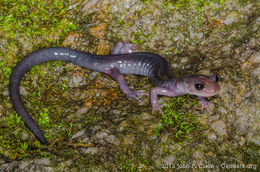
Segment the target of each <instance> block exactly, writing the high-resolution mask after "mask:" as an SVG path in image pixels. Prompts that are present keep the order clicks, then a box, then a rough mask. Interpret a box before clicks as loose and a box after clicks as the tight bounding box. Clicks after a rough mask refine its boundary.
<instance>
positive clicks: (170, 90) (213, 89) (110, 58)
mask: <svg viewBox="0 0 260 172" xmlns="http://www.w3.org/2000/svg"><path fill="white" fill-rule="evenodd" d="M48 61H64V62H69V63H73V64H76V65H79V66H81V67H85V68H88V69H92V70H94V71H99V72H102V73H105V74H108V75H110V76H111V77H112V78H114V79H115V80H116V81H117V82H118V83H119V87H120V90H121V91H122V92H123V93H124V94H126V95H127V97H128V98H136V99H137V100H139V99H138V95H148V94H147V93H144V91H143V90H131V89H129V87H128V85H127V83H126V81H125V79H124V76H123V74H135V75H142V76H146V77H148V78H150V80H151V81H152V83H153V84H154V85H155V87H154V88H153V89H152V90H151V104H152V107H153V112H154V111H155V110H158V111H160V112H161V113H162V114H163V112H162V110H161V106H160V105H159V104H158V100H157V95H158V94H160V95H165V96H169V97H172V96H180V95H184V94H193V95H196V96H198V98H199V99H200V102H201V105H202V106H203V107H204V108H207V109H209V107H208V104H209V102H208V101H207V99H205V98H204V97H209V96H213V95H215V94H217V93H218V92H219V89H220V87H219V85H218V84H217V82H216V80H215V76H211V77H207V76H203V75H192V76H188V77H182V78H174V77H173V76H172V71H171V68H170V66H169V64H168V63H167V61H166V60H165V59H164V58H162V57H161V56H159V55H156V54H152V53H141V52H137V53H128V54H112V55H93V54H88V53H84V52H78V51H75V50H72V49H69V48H62V47H53V48H46V49H42V50H38V51H36V52H33V53H31V54H29V55H28V56H26V57H25V58H24V59H23V60H22V61H20V62H19V63H18V64H17V65H16V67H15V68H14V69H13V71H12V74H11V78H10V84H9V92H10V98H11V102H12V104H13V108H14V110H15V111H16V112H17V114H18V115H20V116H21V118H22V120H23V121H24V123H25V124H26V126H27V127H28V128H29V129H30V130H31V131H32V132H33V134H34V135H35V136H36V138H37V139H38V140H40V141H41V143H44V144H46V143H47V140H46V139H45V137H44V134H43V132H42V130H41V129H40V128H39V127H38V125H37V124H36V123H35V122H34V120H33V119H32V117H31V116H30V115H29V113H28V112H27V110H26V109H25V107H24V104H23V102H22V100H21V96H20V93H19V86H20V82H21V79H22V77H23V75H24V74H25V73H26V72H27V71H28V70H30V69H31V68H32V67H33V66H35V65H38V64H41V63H44V62H48ZM139 101H140V100H139Z"/></svg>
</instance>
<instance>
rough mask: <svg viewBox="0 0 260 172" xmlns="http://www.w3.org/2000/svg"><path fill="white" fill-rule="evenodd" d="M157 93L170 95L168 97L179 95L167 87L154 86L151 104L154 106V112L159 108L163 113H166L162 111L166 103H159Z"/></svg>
mask: <svg viewBox="0 0 260 172" xmlns="http://www.w3.org/2000/svg"><path fill="white" fill-rule="evenodd" d="M157 95H164V96H168V97H174V96H177V95H176V94H175V93H174V92H173V91H171V90H169V89H166V88H161V87H154V88H152V90H151V104H152V107H153V111H152V113H154V111H156V110H158V111H159V112H160V113H161V114H162V115H164V113H163V111H162V106H163V105H164V104H163V105H159V103H158V99H157Z"/></svg>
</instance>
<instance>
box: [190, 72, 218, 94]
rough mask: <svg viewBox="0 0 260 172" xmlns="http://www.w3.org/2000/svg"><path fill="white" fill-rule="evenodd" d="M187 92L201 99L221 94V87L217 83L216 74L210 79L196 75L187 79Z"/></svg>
mask: <svg viewBox="0 0 260 172" xmlns="http://www.w3.org/2000/svg"><path fill="white" fill-rule="evenodd" d="M185 84H186V88H187V92H188V93H189V94H192V95H196V96H201V97H210V96H214V95H216V94H218V93H219V91H220V86H219V84H218V83H217V76H216V75H215V74H213V75H211V76H210V77H207V76H204V75H194V76H189V77H186V78H185Z"/></svg>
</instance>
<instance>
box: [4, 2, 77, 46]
mask: <svg viewBox="0 0 260 172" xmlns="http://www.w3.org/2000/svg"><path fill="white" fill-rule="evenodd" d="M0 6H1V8H0V13H1V17H0V27H1V28H3V33H5V36H6V37H9V38H15V37H16V36H17V35H16V34H17V33H24V34H25V35H27V36H29V37H37V36H49V35H51V34H52V33H55V32H59V31H60V30H62V33H61V34H59V36H63V35H64V34H66V33H67V32H68V31H69V30H71V29H75V28H76V25H74V24H73V22H71V21H69V20H68V19H66V18H64V17H63V16H64V15H65V14H66V13H67V7H68V1H53V2H49V1H40V0H32V1H26V0H22V1H14V0H3V1H1V2H0ZM48 40H49V41H50V42H52V39H48Z"/></svg>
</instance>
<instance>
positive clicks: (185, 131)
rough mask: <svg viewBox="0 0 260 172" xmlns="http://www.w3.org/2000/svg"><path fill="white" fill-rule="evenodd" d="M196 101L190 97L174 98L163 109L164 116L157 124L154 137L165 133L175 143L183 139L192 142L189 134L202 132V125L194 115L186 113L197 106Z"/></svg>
mask: <svg viewBox="0 0 260 172" xmlns="http://www.w3.org/2000/svg"><path fill="white" fill-rule="evenodd" d="M197 103H198V101H197V100H192V99H191V98H190V96H189V95H188V96H185V97H177V98H176V97H174V98H172V99H171V100H170V102H169V103H168V104H167V105H165V106H164V107H163V111H164V115H163V116H162V119H161V120H160V121H159V123H158V124H157V128H156V130H155V133H156V135H159V134H160V133H162V132H165V131H167V133H172V136H173V137H174V139H176V140H177V141H183V140H184V139H185V140H186V139H187V140H188V141H190V142H192V137H191V136H190V133H193V132H202V131H203V130H204V125H202V124H201V123H200V122H199V120H198V119H197V117H196V115H195V114H192V113H190V112H188V109H192V108H194V107H195V106H196V105H197Z"/></svg>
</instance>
